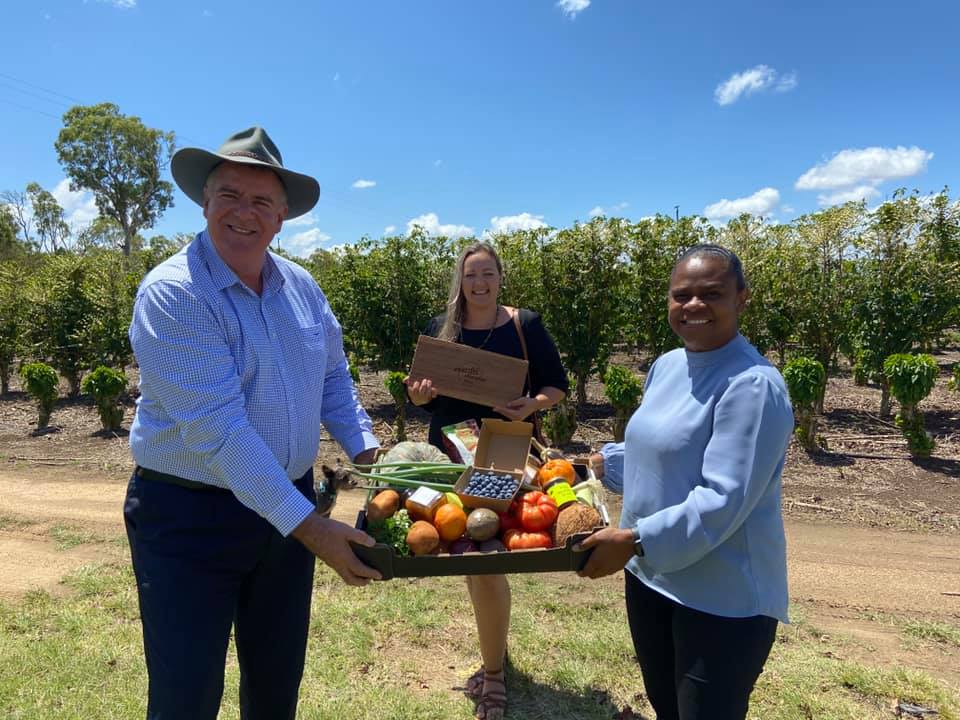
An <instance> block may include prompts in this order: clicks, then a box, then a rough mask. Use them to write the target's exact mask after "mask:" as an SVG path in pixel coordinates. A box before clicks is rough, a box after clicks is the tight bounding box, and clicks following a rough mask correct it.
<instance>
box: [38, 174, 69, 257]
mask: <svg viewBox="0 0 960 720" xmlns="http://www.w3.org/2000/svg"><path fill="white" fill-rule="evenodd" d="M27 197H28V198H29V199H30V207H31V209H32V210H33V222H34V226H35V227H36V229H37V236H38V237H39V238H40V249H41V250H46V249H48V248H49V249H50V251H52V252H56V251H57V250H62V249H65V248H66V246H67V238H69V237H70V226H69V225H67V221H66V220H64V216H63V208H62V207H60V203H59V202H57V199H56V198H55V197H54V196H53V193H51V192H50V191H49V190H44V189H43V188H42V187H41V186H40V185H39V184H38V183H35V182H32V183H30V184H29V185H27Z"/></svg>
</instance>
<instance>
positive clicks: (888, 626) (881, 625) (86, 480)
mask: <svg viewBox="0 0 960 720" xmlns="http://www.w3.org/2000/svg"><path fill="white" fill-rule="evenodd" d="M126 480H127V478H126V477H124V476H122V475H109V476H108V475H104V474H103V473H99V472H95V471H81V470H76V469H74V468H69V467H67V468H64V467H50V468H44V467H39V468H38V467H21V468H4V469H0V597H2V598H6V599H15V598H16V597H19V596H22V595H23V593H25V592H26V591H28V590H30V589H32V588H42V589H45V590H47V591H48V592H52V593H57V592H59V591H60V588H59V580H60V578H61V577H63V576H64V575H65V574H67V573H69V572H71V571H73V570H75V569H77V568H79V567H80V566H82V565H84V564H88V563H91V562H98V561H103V560H104V559H120V560H123V559H125V558H126V549H125V547H124V545H123V543H122V542H118V541H117V539H118V538H120V537H122V533H123V525H122V519H121V514H120V509H121V505H122V498H123V494H124V490H125V487H126ZM363 498H364V493H362V492H361V491H352V492H349V493H344V494H343V495H341V499H340V502H339V503H338V505H337V508H336V509H335V511H334V516H335V517H338V518H339V519H341V520H344V521H346V522H351V523H352V521H353V520H354V519H355V518H356V510H357V509H358V508H359V507H360V504H361V503H362V501H363ZM787 535H788V553H789V557H788V562H789V572H790V594H791V599H792V601H793V605H794V607H795V608H796V612H795V615H798V616H799V618H798V619H802V620H805V621H806V622H809V623H810V624H811V625H813V626H815V627H816V628H818V629H819V630H820V631H821V632H824V633H830V634H843V635H845V636H848V637H851V638H852V639H853V640H854V642H853V643H852V644H851V645H850V654H851V657H854V656H858V655H862V656H864V657H867V656H869V657H870V659H871V660H872V661H873V662H875V663H878V662H879V663H886V664H891V665H896V664H898V663H900V662H905V661H906V658H905V657H904V654H905V653H906V654H908V655H909V662H910V665H911V666H912V667H922V668H924V669H928V670H929V671H930V672H932V673H934V674H937V675H940V676H941V677H946V678H948V679H950V680H951V681H953V682H956V683H957V684H958V685H960V670H957V669H956V668H957V667H958V666H960V662H957V659H956V654H955V653H954V652H953V651H952V650H951V649H950V648H944V649H942V650H939V651H929V650H924V649H923V648H912V649H911V648H909V647H907V648H904V646H903V645H904V643H903V638H902V636H901V635H900V633H899V632H898V623H900V624H902V622H901V621H902V620H903V619H904V618H910V619H913V620H920V621H932V622H948V623H951V624H952V625H954V626H956V625H957V624H958V621H960V595H957V593H960V537H956V536H950V535H932V534H921V533H906V532H892V531H890V530H874V529H869V528H861V527H854V526H848V525H827V524H814V523H808V522H796V521H788V523H787ZM64 536H67V537H71V536H72V537H75V538H76V537H80V538H82V542H77V543H64V542H63V537H64ZM66 545H72V546H69V547H65V546H66ZM944 655H946V656H947V657H945V656H944Z"/></svg>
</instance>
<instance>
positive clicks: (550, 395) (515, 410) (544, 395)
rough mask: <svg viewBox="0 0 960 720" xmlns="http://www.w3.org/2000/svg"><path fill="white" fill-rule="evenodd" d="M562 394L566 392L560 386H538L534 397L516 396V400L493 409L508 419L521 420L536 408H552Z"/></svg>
mask: <svg viewBox="0 0 960 720" xmlns="http://www.w3.org/2000/svg"><path fill="white" fill-rule="evenodd" d="M564 395H566V393H564V392H563V390H561V389H560V388H555V387H552V386H549V385H547V386H545V387H542V388H540V392H538V393H537V396H536V397H527V396H526V395H524V396H523V397H518V398H517V399H516V400H511V401H510V402H508V403H507V404H506V405H500V406H496V407H494V408H493V410H494V412H498V413H500V414H501V415H503V416H504V417H505V418H509V419H510V420H523V419H524V418H527V417H529V416H530V415H533V413H535V412H537V410H546V409H548V408H552V407H553V406H554V405H556V404H557V403H558V402H560V401H561V400H563V397H564Z"/></svg>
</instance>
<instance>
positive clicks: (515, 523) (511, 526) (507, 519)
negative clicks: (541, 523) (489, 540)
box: [497, 512, 520, 534]
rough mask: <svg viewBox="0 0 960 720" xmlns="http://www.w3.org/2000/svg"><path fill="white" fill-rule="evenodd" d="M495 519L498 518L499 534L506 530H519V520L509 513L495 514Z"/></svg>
mask: <svg viewBox="0 0 960 720" xmlns="http://www.w3.org/2000/svg"><path fill="white" fill-rule="evenodd" d="M497 517H499V518H500V533H501V534H502V533H505V532H506V531H507V530H517V529H519V528H520V518H518V517H517V516H516V515H514V514H513V513H511V512H505V513H497Z"/></svg>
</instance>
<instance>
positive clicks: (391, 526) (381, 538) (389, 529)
mask: <svg viewBox="0 0 960 720" xmlns="http://www.w3.org/2000/svg"><path fill="white" fill-rule="evenodd" d="M412 524H413V523H412V522H410V515H409V514H408V513H407V511H406V510H397V511H396V512H395V513H394V514H393V515H391V516H390V517H388V518H387V519H386V520H384V521H383V522H382V523H377V524H376V525H371V526H369V527H368V528H367V532H369V533H370V535H371V536H372V537H373V539H374V540H376V541H377V542H381V543H384V544H386V545H390V546H391V547H392V548H393V549H394V550H395V551H396V553H397V555H400V556H401V557H407V556H408V555H409V554H410V548H409V547H407V531H408V530H409V529H410V526H411V525H412Z"/></svg>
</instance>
